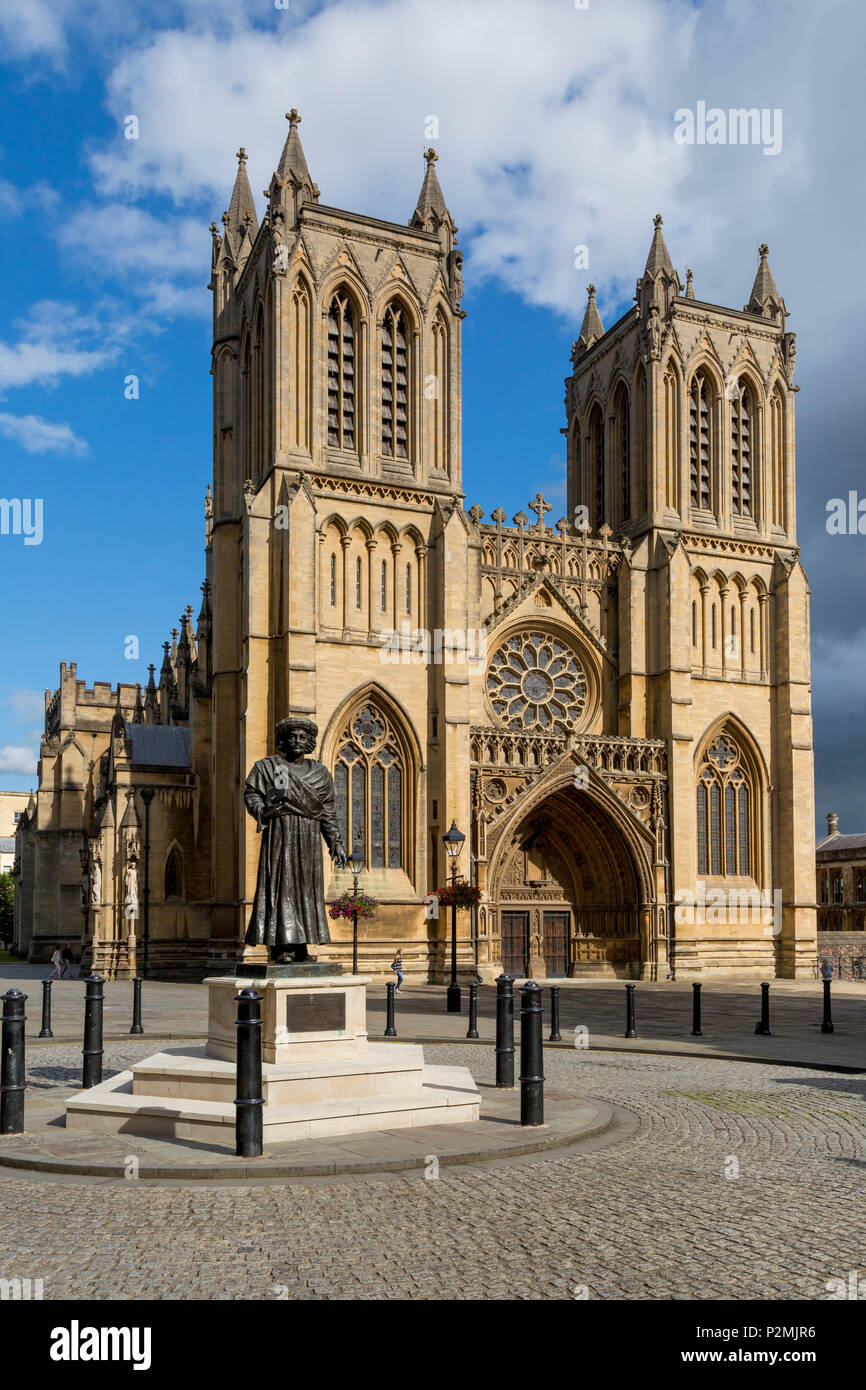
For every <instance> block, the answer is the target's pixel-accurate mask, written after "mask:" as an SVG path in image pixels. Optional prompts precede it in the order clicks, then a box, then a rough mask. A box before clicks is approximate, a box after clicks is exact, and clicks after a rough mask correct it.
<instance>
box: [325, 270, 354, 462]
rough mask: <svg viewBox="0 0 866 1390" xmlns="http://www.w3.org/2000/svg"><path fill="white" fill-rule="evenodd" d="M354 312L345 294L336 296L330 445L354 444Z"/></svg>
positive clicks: (331, 322)
mask: <svg viewBox="0 0 866 1390" xmlns="http://www.w3.org/2000/svg"><path fill="white" fill-rule="evenodd" d="M355 362H356V353H355V311H354V308H353V306H352V301H351V300H350V299H349V297H348V295H347V294H345V293H338V294H335V295H334V298H333V299H332V300H331V307H330V309H329V310H328V444H329V445H330V447H331V448H332V449H354V448H355V447H356V445H355V381H356V377H355Z"/></svg>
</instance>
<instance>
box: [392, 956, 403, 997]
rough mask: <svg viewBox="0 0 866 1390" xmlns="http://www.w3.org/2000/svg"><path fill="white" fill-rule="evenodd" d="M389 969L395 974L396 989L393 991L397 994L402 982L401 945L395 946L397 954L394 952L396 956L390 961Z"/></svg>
mask: <svg viewBox="0 0 866 1390" xmlns="http://www.w3.org/2000/svg"><path fill="white" fill-rule="evenodd" d="M391 969H392V970H393V971H394V974H395V975H396V976H397V988H396V990H395V991H394V993H395V994H399V993H400V986H401V985H402V983H403V947H402V946H398V947H397V954H396V956H395V957H394V959H393V960H392V961H391Z"/></svg>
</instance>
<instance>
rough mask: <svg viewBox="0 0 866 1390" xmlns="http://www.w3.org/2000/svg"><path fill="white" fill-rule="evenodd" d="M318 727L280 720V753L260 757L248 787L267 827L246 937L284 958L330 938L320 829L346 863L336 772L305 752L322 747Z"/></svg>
mask: <svg viewBox="0 0 866 1390" xmlns="http://www.w3.org/2000/svg"><path fill="white" fill-rule="evenodd" d="M318 733H319V730H318V727H317V726H316V725H315V724H314V723H313V721H312V720H311V719H282V720H280V722H279V724H278V725H277V727H276V730H275V743H276V747H277V752H276V753H275V754H274V755H273V756H271V757H267V758H260V759H259V761H258V762H257V763H255V765H254V766H253V768H252V770H251V771H250V774H249V777H248V778H247V784H246V789H245V791H244V804H245V806H246V808H247V810H248V811H249V813H250V815H251V816H254V817H255V821H256V826H257V828H258V830H259V831H260V832H261V834H262V847H261V852H260V855H259V875H258V882H257V884H256V896H255V900H254V902H253V911H252V916H251V917H250V924H249V928H248V930H247V935H246V940H247V942H248V943H249V944H250V945H258V946H265V945H266V946H268V948H269V950H270V955H271V959H272V960H276V961H279V962H287V961H289V960H291V959H292V958H294V959H295V960H296V961H303V960H308V959H313V960H314V959H315V957H310V956H309V953H308V951H307V947H308V945H310V944H314V943H316V942H320V943H326V942H328V941H330V939H331V937H330V933H329V931H328V924H327V921H326V918H325V889H324V880H323V874H322V854H321V848H320V845H319V836H320V835H321V836H322V837H323V839H324V840H325V843H326V844H327V846H328V849H329V850H330V853H331V858H332V860H333V862H334V865H335V866H336V867H337V868H338V869H344V868H345V867H346V863H347V856H346V850H345V847H344V845H343V842H342V839H341V837H340V831H339V827H338V825H337V804H336V794H335V789H334V779H333V778H332V776H331V774H330V772H329V771H328V769H327V768H326V767H324V766H323V765H322V763H319V762H315V761H314V760H313V759H312V758H307V757H305V756H304V755H305V754H306V753H311V752H312V751H313V749H314V748H315V746H316V739H317V737H318Z"/></svg>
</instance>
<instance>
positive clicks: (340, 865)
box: [331, 845, 349, 869]
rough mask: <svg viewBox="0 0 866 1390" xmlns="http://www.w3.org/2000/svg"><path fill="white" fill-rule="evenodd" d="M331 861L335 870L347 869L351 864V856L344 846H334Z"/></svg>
mask: <svg viewBox="0 0 866 1390" xmlns="http://www.w3.org/2000/svg"><path fill="white" fill-rule="evenodd" d="M331 860H332V861H333V865H334V868H335V869H345V868H347V867H348V864H349V856H348V855H347V853H346V851H345V849H344V848H343V846H342V845H334V848H333V849H332V850H331Z"/></svg>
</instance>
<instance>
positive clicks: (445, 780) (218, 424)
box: [18, 112, 816, 980]
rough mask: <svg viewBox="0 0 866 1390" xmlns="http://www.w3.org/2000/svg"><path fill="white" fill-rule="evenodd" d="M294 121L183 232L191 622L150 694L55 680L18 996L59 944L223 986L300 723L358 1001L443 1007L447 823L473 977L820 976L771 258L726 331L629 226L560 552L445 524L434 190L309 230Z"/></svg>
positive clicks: (722, 318) (526, 529)
mask: <svg viewBox="0 0 866 1390" xmlns="http://www.w3.org/2000/svg"><path fill="white" fill-rule="evenodd" d="M289 123H290V124H289V134H288V138H287V141H286V145H285V148H284V150H283V153H282V157H281V159H280V162H279V165H278V167H277V170H276V172H275V174H274V176H273V179H272V181H271V184H270V188H269V190H268V206H267V210H266V212H265V215H264V218H263V220H262V221H261V223H260V222H259V220H258V214H257V210H256V206H255V202H254V199H253V197H252V192H251V189H250V186H249V182H248V179H247V175H246V167H245V160H246V156H245V153H244V151H243V150H241V151H240V152H239V156H238V159H239V165H238V173H237V178H236V181H235V186H234V190H233V193H232V197H231V201H230V204H229V209H228V212H227V213H226V214H225V215H224V218H223V230H222V232H219V231H218V229H217V227H216V225H215V224H214V225H213V226H212V229H211V230H212V238H213V256H212V278H211V288H212V291H213V296H214V342H213V377H214V441H213V442H214V471H213V490H212V493H211V492H210V491H209V494H208V499H207V503H206V552H205V553H206V563H205V583H204V585H203V586H202V587H203V598H202V603H201V609H200V612H199V615H198V619H197V622H196V624H195V625H193V622H192V610H191V609H188V610H187V611H186V613H185V614H184V617H183V619H182V620H181V624H180V627H179V629H178V630H177V631H176V632H175V633H174V634H173V641H172V643H170V644H169V643H167V644H166V647H165V653H164V660H163V663H162V669H161V672H160V676H159V680H158V682H157V680H156V678H155V672H154V668H151V678H150V682H149V684H148V687H147V689H146V691H145V692H144V693H142V692H141V691H139V690H137V689H136V688H133V687H126V686H120V687H118V688H116V689H114V688H109V687H108V686H100V685H98V684H97V685H96V686H94V687H93V689H92V690H88V689H87V688H86V687H85V686H84V684H83V683H82V682H79V681H78V680H77V677H76V672H75V667H74V666H71V667H68V668H67V667H65V666H64V667H63V668H61V686H60V690H59V691H58V692H56V693H54V694H52V695H50V696H49V698H48V705H47V709H46V729H45V739H44V741H43V748H42V759H41V763H40V785H39V792H38V794H37V795H36V796H35V797H34V799H33V801H32V803H31V806H30V808H29V810H28V814H27V821H26V824H25V826H24V827H23V829H22V831H21V833H20V834H19V842H20V855H19V861H20V862H19V866H18V872H19V875H20V891H19V909H18V933H19V941H20V943H21V944H22V945H25V946H27V948H28V949H29V950H30V952H31V955H32V956H33V957H34V958H40V959H41V958H43V957H44V956H45V955H46V954H49V953H50V950H51V949H52V947H53V943H54V942H55V941H56V940H57V938H58V936H60V937H62V936H64V935H69V934H71V933H72V931H73V928H74V927H77V929H78V932H79V936H80V938H81V940H82V944H83V949H84V954H85V959H86V961H87V962H92V963H93V964H94V965H96V966H97V968H99V969H101V970H105V971H109V972H116V973H120V974H126V973H128V972H129V971H130V970H132V969H133V968H141V967H142V959H143V952H144V950H145V942H146V948H147V953H148V961H147V968H148V970H149V972H150V973H170V974H174V975H179V974H183V973H189V974H201V975H203V974H205V973H206V972H208V971H214V970H228V969H230V968H231V966H232V964H233V963H234V961H235V960H236V958H237V956H238V953H239V951H240V950H241V949H242V945H241V943H242V940H243V934H244V930H245V926H246V922H247V918H248V913H249V907H250V902H251V899H252V895H253V891H254V887H255V875H256V864H257V857H258V843H257V835H256V829H255V824H254V822H253V821H252V820H251V819H250V817H249V816H247V815H246V814H245V812H244V808H243V804H242V799H241V798H242V791H243V784H244V778H245V775H246V771H247V770H248V769H249V767H250V766H251V765H252V764H253V762H255V760H256V759H257V758H259V757H261V756H263V755H264V754H265V753H267V752H269V751H272V745H271V739H272V731H273V726H274V723H275V722H276V720H278V719H280V718H282V717H283V716H285V715H287V714H295V715H303V716H308V717H313V718H315V720H316V721H317V722H318V725H319V730H320V747H319V752H318V756H319V757H320V758H321V759H322V761H324V762H325V763H326V764H327V765H328V767H329V768H330V769H331V770H332V771H333V774H334V778H335V782H336V785H337V791H338V800H339V804H340V808H341V810H340V814H341V818H342V823H343V831H344V838H345V840H346V843H347V847H348V848H349V849H350V850H352V849H354V848H358V847H360V849H361V851H362V853H363V855H364V858H365V863H366V869H365V871H364V872H363V873H362V875H361V881H362V886H363V887H364V888H365V889H366V891H367V892H369V893H371V894H373V896H375V897H376V898H378V899H379V901H380V904H381V905H380V909H379V912H378V914H377V916H376V918H375V919H373V920H372V921H371V922H370V923H369V924H364V925H362V933H361V967H362V969H364V970H367V969H372V970H382V969H385V968H386V967H387V964H388V962H389V961H390V959H391V958H392V956H393V952H394V949H395V947H396V945H398V944H400V945H402V946H403V947H404V952H405V956H406V961H407V966H408V970H409V974H410V975H414V976H415V977H416V978H424V979H441V978H442V972H443V967H444V962H445V931H446V920H445V914H444V913H443V914H442V915H441V916H440V918H439V920H438V921H437V920H429V919H428V914H427V912H426V910H425V901H424V900H425V897H426V896H427V895H428V894H429V893H430V892H431V890H432V889H434V888H436V887H437V886H438V885H440V884H442V883H443V882H444V881H445V878H446V873H447V865H446V859H445V854H444V852H443V846H442V835H443V833H444V832H445V831H446V830H447V828H448V827H449V826H450V824H451V823H452V821H456V823H457V825H458V827H459V828H461V829H462V830H463V831H464V832H465V833H466V835H467V841H466V845H465V847H464V850H463V854H462V860H461V863H460V869H461V871H462V872H463V873H464V874H465V875H466V876H467V877H469V878H471V879H472V881H474V882H476V883H477V885H478V886H479V888H480V890H481V903H480V906H479V907H478V909H477V911H474V912H472V913H461V914H460V915H459V919H458V920H459V926H460V933H461V936H460V943H459V947H460V949H459V958H460V968H461V971H462V972H464V973H472V974H475V973H476V972H477V973H479V974H480V975H481V976H482V977H484V978H492V977H493V976H495V975H496V974H498V973H499V972H500V970H501V969H502V967H503V966H505V967H506V968H508V969H510V970H512V971H514V972H516V973H517V974H524V973H526V972H529V973H531V974H532V975H534V976H536V977H543V976H545V975H548V976H551V977H555V976H561V975H566V974H569V975H593V974H600V975H617V976H621V977H624V978H627V977H640V978H644V979H650V980H654V979H664V978H666V977H667V976H668V974H669V973H670V972H671V970H672V969H673V970H675V971H676V974H677V976H678V977H681V978H684V977H697V976H700V975H703V974H707V973H712V972H716V973H724V972H746V973H749V974H753V975H755V976H758V975H765V974H773V973H775V974H778V975H782V976H788V977H798V976H806V975H811V973H812V971H813V968H814V960H815V953H816V915H815V894H814V864H813V853H814V844H813V823H814V819H813V782H812V776H813V774H812V737H811V706H810V685H809V679H810V677H809V656H808V653H809V614H808V588H807V584H806V578H805V575H804V573H803V569H802V566H801V564H800V560H799V555H798V550H797V544H796V529H795V453H794V397H795V392H796V389H797V388H796V387H795V386H794V384H793V373H794V357H795V343H794V335H793V334H792V333H789V332H788V331H787V310H786V307H785V304H784V301H783V300H782V298H781V296H780V295H779V293H778V291H777V289H776V286H775V283H774V281H773V276H772V274H771V271H770V268H769V262H768V255H767V248H766V247H762V248H761V254H760V263H759V266H758V271H757V275H756V277H755V281H754V285H753V287H752V291H751V294H750V296H749V300H748V303H747V304H746V306H745V308H744V309H743V310H742V311H740V310H734V309H728V308H724V307H721V306H719V305H715V304H712V303H708V302H705V301H701V300H699V299H697V298H696V295H695V289H694V283H693V279H692V275H691V272H688V275H687V283H686V286H685V289H684V288H683V285H682V282H681V280H680V277H679V275H678V274H677V272H676V270H675V269H674V267H673V264H672V262H671V259H670V256H669V254H668V251H667V247H666V246H665V242H664V238H663V234H662V228H661V218H660V217H657V218H656V225H655V230H654V233H653V237H652V244H651V247H650V252H649V257H648V260H647V264H646V267H645V269H644V272H643V274H642V275H641V277H640V279H639V280H638V282H637V293H636V296H635V305H634V307H633V308H631V309H629V310H628V312H627V313H625V314H624V315H623V316H622V318H620V319H619V321H618V322H617V323H615V324H614V325H613V326H612V327H611V328H609V329H608V330H607V331H605V330H604V328H603V325H602V323H601V319H600V316H599V312H598V309H597V306H596V302H595V292H594V289H593V288H592V287H590V293H589V302H588V305H587V310H586V314H585V316H584V320H583V325H582V328H581V331H580V334H579V337H578V339H577V341H576V342H575V344H574V347H573V351H572V364H573V370H572V372H571V375H570V376H569V377H568V379H567V381H566V425H565V429H564V433H565V434H566V437H567V450H568V464H567V473H568V506H567V513H566V515H565V516H562V517H560V518H559V519H557V520H556V522H555V525H551V524H550V523H549V521H548V519H547V514H548V513H549V512H550V510H551V508H550V504H549V503H548V502H547V501H546V500H545V498H544V497H543V496H542V495H541V494H540V493H539V494H537V495H536V496H535V497H534V498H533V500H532V501H531V502H530V503H529V504H528V505H529V510H530V511H531V512H532V513H533V514H534V519H532V520H530V518H529V517H527V515H526V514H525V513H524V512H522V511H520V512H518V513H517V515H516V516H514V517H513V518H512V519H511V520H510V521H509V519H508V518H507V517H506V514H505V513H504V511H503V510H502V508H501V507H495V508H494V509H493V510H492V511H491V513H490V517H489V520H485V519H484V518H485V513H484V511H483V510H482V509H481V507H480V506H478V505H473V506H471V507H470V508H469V509H468V510H466V509H464V505H463V502H464V493H463V482H462V458H461V442H460V441H461V391H462V385H461V326H462V319H463V317H464V311H463V309H462V307H461V299H462V294H463V277H462V269H461V267H462V255H461V252H460V250H459V248H458V246H457V244H456V236H457V228H456V226H455V224H454V221H453V219H452V217H451V215H450V212H449V210H448V208H447V206H446V203H445V199H444V197H443V194H442V190H441V187H440V184H439V180H438V177H437V172H436V156H435V153H434V152H433V151H432V150H430V151H428V152H427V155H426V157H425V158H426V171H425V175H424V181H423V185H422V189H421V194H420V196H419V199H418V204H417V207H416V209H415V212H414V213H413V214H412V217H411V218H410V219H409V222H408V225H406V226H402V225H398V224H395V223H390V222H385V221H381V220H379V219H376V218H374V217H369V216H365V215H361V214H357V213H352V212H346V211H343V210H340V209H337V208H334V207H330V206H327V205H325V204H324V203H323V202H322V201H321V198H320V192H319V189H318V187H317V185H316V184H315V183H314V182H313V181H312V179H311V177H310V173H309V170H308V168H307V164H306V160H305V157H304V153H303V150H302V148H301V142H300V137H299V131H298V123H299V117H298V116H297V113H296V112H292V113H290V116H289ZM326 880H327V882H328V893H329V896H331V895H336V894H337V893H338V892H340V891H342V890H343V889H344V888H346V887H348V886H349V883H350V881H351V880H350V878H349V876H348V875H343V874H340V875H336V876H335V875H333V874H332V873H331V872H328V873H327V874H326ZM774 895H775V898H774ZM774 904H775V905H774ZM768 905H769V906H768ZM333 937H334V941H333V944H332V946H331V947H329V948H322V952H321V954H323V955H325V956H327V955H331V956H334V957H338V958H341V959H343V960H345V959H346V958H347V955H348V953H349V951H350V946H349V941H348V937H349V928H348V926H347V925H346V924H344V923H340V924H338V925H336V926H335V928H334V931H333ZM247 954H249V951H248V952H247Z"/></svg>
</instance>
